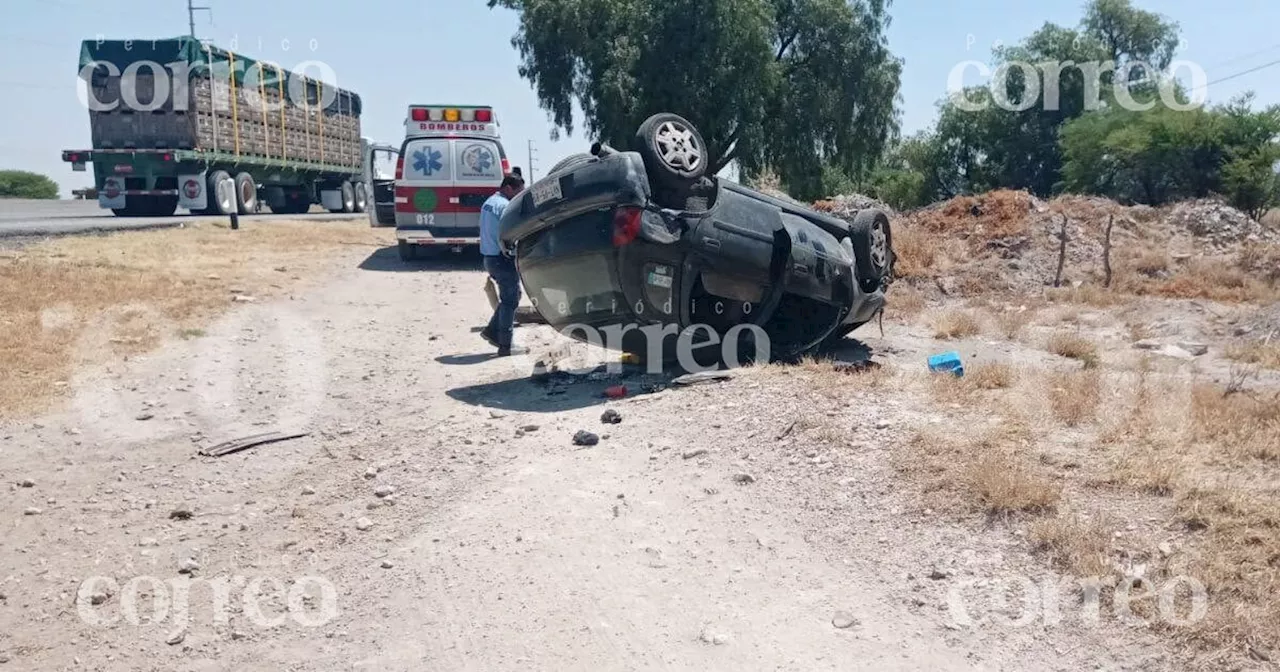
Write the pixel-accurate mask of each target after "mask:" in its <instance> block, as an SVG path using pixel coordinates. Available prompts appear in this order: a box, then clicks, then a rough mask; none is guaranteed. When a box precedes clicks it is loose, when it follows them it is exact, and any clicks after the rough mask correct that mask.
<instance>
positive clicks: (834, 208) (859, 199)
mask: <svg viewBox="0 0 1280 672" xmlns="http://www.w3.org/2000/svg"><path fill="white" fill-rule="evenodd" d="M871 208H879V209H881V210H884V211H885V212H887V213H889V214H890V215H893V214H894V210H893V208H891V207H889V206H888V205H887V204H886V203H883V202H881V201H877V200H876V199H874V198H871V197H870V196H864V195H863V194H840V195H838V196H833V197H831V198H829V199H827V200H825V201H818V202H817V203H814V204H813V209H814V210H817V211H818V212H825V213H829V214H832V215H835V216H836V217H839V218H840V219H844V220H851V219H853V217H854V216H855V215H856V214H857V213H858V211H859V210H868V209H871Z"/></svg>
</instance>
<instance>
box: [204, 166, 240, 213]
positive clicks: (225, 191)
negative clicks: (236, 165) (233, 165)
mask: <svg viewBox="0 0 1280 672" xmlns="http://www.w3.org/2000/svg"><path fill="white" fill-rule="evenodd" d="M209 199H210V201H211V202H210V203H209V214H211V215H230V214H231V213H233V212H235V211H236V183H235V180H232V179H231V176H230V175H228V174H227V171H225V170H215V171H213V172H212V173H210V174H209Z"/></svg>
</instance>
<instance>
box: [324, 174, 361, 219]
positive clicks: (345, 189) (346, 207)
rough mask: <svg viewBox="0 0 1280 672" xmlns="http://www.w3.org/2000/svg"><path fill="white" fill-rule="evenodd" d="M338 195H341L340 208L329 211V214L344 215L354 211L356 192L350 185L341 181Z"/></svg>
mask: <svg viewBox="0 0 1280 672" xmlns="http://www.w3.org/2000/svg"><path fill="white" fill-rule="evenodd" d="M338 193H340V194H342V206H341V207H339V208H337V209H336V210H330V211H329V212H332V213H334V214H345V213H349V212H353V211H355V209H356V190H355V189H354V188H353V187H352V186H351V183H350V182H348V181H346V180H343V181H342V184H341V185H340V186H339V187H338Z"/></svg>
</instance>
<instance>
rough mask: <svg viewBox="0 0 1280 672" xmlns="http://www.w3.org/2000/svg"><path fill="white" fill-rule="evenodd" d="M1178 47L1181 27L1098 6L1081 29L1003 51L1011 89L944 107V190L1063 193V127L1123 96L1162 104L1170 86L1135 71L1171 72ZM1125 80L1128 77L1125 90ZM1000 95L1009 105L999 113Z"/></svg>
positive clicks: (1104, 0) (1128, 9)
mask: <svg viewBox="0 0 1280 672" xmlns="http://www.w3.org/2000/svg"><path fill="white" fill-rule="evenodd" d="M1177 43H1178V26H1177V24H1175V23H1172V22H1169V21H1167V20H1165V19H1163V18H1162V17H1160V16H1159V15H1157V14H1154V13H1151V12H1147V11H1144V10H1141V9H1137V8H1135V7H1134V6H1133V5H1132V4H1131V3H1130V2H1129V0H1092V1H1091V2H1090V3H1089V4H1088V5H1087V6H1086V8H1085V15H1084V18H1083V20H1082V21H1081V23H1080V25H1079V26H1078V27H1077V28H1067V27H1063V26H1059V25H1056V24H1053V23H1046V24H1045V25H1044V26H1042V27H1041V28H1040V29H1038V30H1037V31H1036V32H1034V33H1032V34H1031V35H1030V36H1028V37H1027V38H1026V39H1025V40H1023V41H1022V42H1020V43H1018V44H1016V45H1013V46H1010V47H1004V48H1001V49H997V50H996V51H995V57H996V64H997V71H996V72H997V74H1000V75H1003V74H1004V73H1005V72H1007V77H1001V78H999V79H997V80H995V81H997V82H1000V83H1002V84H1003V86H1002V87H995V86H993V87H990V88H988V87H972V88H970V89H967V90H966V91H964V92H961V94H960V95H962V96H963V99H955V98H953V99H948V100H947V101H944V103H943V106H942V110H941V113H940V115H939V121H938V126H937V134H938V136H939V143H940V145H941V147H942V148H943V150H944V153H946V154H949V155H950V158H951V159H952V160H953V161H954V163H953V164H952V165H951V170H952V174H951V175H950V176H949V177H947V178H945V179H943V180H942V182H943V183H945V184H950V185H952V186H951V188H950V189H949V191H953V192H962V191H969V190H981V189H991V188H994V187H1010V188H1015V189H1028V190H1030V191H1032V192H1034V193H1036V194H1040V195H1042V196H1047V195H1049V194H1051V193H1053V192H1054V191H1055V190H1056V189H1058V188H1060V186H1061V185H1062V184H1063V180H1062V169H1063V165H1062V164H1063V156H1062V151H1061V149H1060V146H1059V134H1060V132H1061V130H1062V128H1063V126H1064V125H1065V124H1066V123H1067V122H1069V121H1071V120H1073V119H1077V118H1079V117H1081V116H1083V115H1085V114H1087V113H1090V112H1091V111H1093V110H1100V109H1105V108H1107V107H1110V106H1114V105H1115V103H1116V102H1117V100H1118V96H1126V95H1127V96H1131V97H1132V98H1133V99H1134V100H1135V101H1136V102H1138V103H1146V102H1149V101H1154V100H1156V99H1158V98H1159V87H1160V86H1162V85H1167V83H1166V81H1165V80H1164V79H1162V78H1161V77H1159V76H1157V75H1158V73H1155V72H1151V71H1149V70H1148V69H1147V68H1143V67H1133V66H1136V65H1137V64H1144V65H1149V66H1151V67H1154V68H1156V69H1163V68H1166V67H1167V66H1168V65H1169V63H1170V61H1171V60H1172V58H1173V54H1174V49H1175V48H1176V46H1177ZM1015 64H1021V65H1018V66H1017V67H1014V66H1015ZM1023 67H1030V68H1031V70H1032V72H1031V73H1028V72H1025V71H1024V70H1023V69H1022V68H1023ZM1117 72H1124V73H1127V74H1126V77H1125V82H1124V83H1123V84H1122V86H1121V90H1118V89H1117V88H1116V87H1117V83H1116V82H1115V75H1116V73H1117ZM1028 75H1031V76H1032V78H1033V79H1034V81H1029V80H1028ZM1051 93H1053V94H1055V95H1050V94H1051ZM993 94H994V95H995V96H999V97H1000V99H1001V100H1000V101H999V102H1001V103H1004V104H1003V105H1000V104H996V102H997V101H996V100H995V98H993ZM965 100H967V101H970V102H973V103H976V104H978V105H983V107H982V109H980V110H976V111H975V110H972V109H970V108H972V107H976V106H977V105H965V104H963V103H964V101H965ZM1009 108H1012V109H1009ZM1023 108H1025V109H1023Z"/></svg>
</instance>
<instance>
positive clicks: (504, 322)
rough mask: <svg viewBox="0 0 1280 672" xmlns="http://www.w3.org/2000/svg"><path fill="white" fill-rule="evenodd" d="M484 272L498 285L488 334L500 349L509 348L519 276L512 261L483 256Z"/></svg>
mask: <svg viewBox="0 0 1280 672" xmlns="http://www.w3.org/2000/svg"><path fill="white" fill-rule="evenodd" d="M484 270H486V271H488V273H489V277H491V278H493V282H494V284H496V285H498V307H497V309H495V310H494V311H493V317H492V318H490V319H489V333H491V334H493V338H494V340H496V341H497V342H498V347H500V348H510V347H511V330H512V327H513V326H514V325H515V322H516V306H519V305H520V274H519V273H517V272H516V262H515V260H514V259H512V258H510V257H507V256H503V255H495V256H485V258H484Z"/></svg>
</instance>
